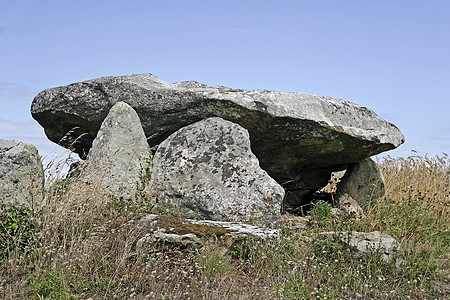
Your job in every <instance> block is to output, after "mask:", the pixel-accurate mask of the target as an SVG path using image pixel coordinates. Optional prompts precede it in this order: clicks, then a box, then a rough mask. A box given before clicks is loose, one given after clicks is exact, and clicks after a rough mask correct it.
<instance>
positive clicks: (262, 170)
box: [31, 74, 404, 228]
mask: <svg viewBox="0 0 450 300" xmlns="http://www.w3.org/2000/svg"><path fill="white" fill-rule="evenodd" d="M118 103H121V104H119V105H121V106H125V104H126V106H127V107H128V106H129V107H130V108H132V109H133V110H134V111H135V112H136V114H137V116H138V118H139V120H140V123H141V126H142V129H143V132H144V134H145V137H146V140H147V142H148V145H149V147H150V148H151V149H154V153H153V158H152V165H151V168H152V170H151V171H150V172H149V173H150V174H151V175H152V179H151V180H150V183H149V184H150V186H151V188H152V190H153V191H156V197H157V199H158V201H163V202H165V203H167V204H170V205H173V206H178V207H179V208H180V210H181V211H183V212H185V213H186V215H188V216H189V217H194V218H197V219H210V220H214V221H222V220H229V221H236V222H246V223H249V224H254V225H258V226H267V227H273V228H277V227H279V226H280V224H281V221H280V220H281V217H280V212H281V210H283V209H288V210H289V209H291V210H295V209H296V208H297V207H298V206H300V205H302V203H304V202H305V201H306V200H307V199H310V197H311V195H312V194H314V192H315V191H317V190H318V189H320V188H322V187H324V186H325V185H326V184H327V182H328V180H329V179H330V175H331V173H332V172H335V171H341V170H345V169H347V170H352V169H357V170H358V172H362V173H364V172H365V171H364V170H366V169H364V165H366V164H367V163H366V164H361V163H360V162H362V161H365V160H367V159H369V157H371V156H373V155H376V154H379V153H382V152H384V151H387V150H391V149H394V148H396V147H398V146H399V145H400V144H402V143H403V142H404V136H403V134H402V133H401V131H400V130H399V129H398V128H397V127H396V126H395V125H393V124H391V123H388V122H387V121H385V120H383V119H382V118H380V117H379V116H378V115H376V114H375V113H374V112H373V111H372V110H370V109H368V108H366V107H361V106H358V105H357V104H355V103H352V102H349V101H344V100H341V99H336V98H331V97H324V96H316V95H311V94H306V93H301V92H280V91H270V90H243V89H234V88H228V87H224V86H216V87H212V86H208V85H205V84H202V83H199V82H196V81H183V82H176V83H173V84H169V83H167V82H164V81H162V80H160V79H158V77H156V76H155V75H152V74H135V75H125V76H110V77H102V78H97V79H92V80H88V81H83V82H78V83H73V84H69V85H66V86H62V87H56V88H50V89H47V90H44V91H42V92H41V93H39V94H38V95H37V96H36V97H35V99H34V100H33V103H32V106H31V113H32V116H33V118H34V119H35V120H36V121H38V122H39V124H41V126H42V127H43V128H44V130H45V134H46V135H47V137H48V138H49V139H50V140H51V141H54V142H56V143H59V144H60V145H62V146H64V147H66V148H69V149H71V150H73V151H75V152H76V153H78V154H79V155H80V157H81V158H83V159H85V158H86V157H88V158H89V157H90V156H92V155H90V154H89V152H90V150H91V148H92V145H93V143H94V140H95V139H96V137H97V135H98V132H99V130H100V128H101V127H102V128H104V127H105V125H102V123H103V122H104V121H105V119H107V116H108V114H109V112H110V110H111V108H113V107H114V106H115V105H118ZM107 120H108V122H110V123H111V124H113V123H114V122H113V121H112V120H111V118H108V119H107ZM121 126H122V127H123V125H121ZM125 127H126V125H125ZM104 130H105V129H103V131H104ZM139 139H142V137H139ZM128 140H129V139H128ZM128 140H127V141H126V142H125V140H124V145H121V147H130V144H131V142H130V141H128ZM131 140H133V139H132V138H131ZM97 144H98V143H96V142H95V143H94V145H97ZM116 144H117V143H116ZM119 144H120V143H119ZM143 144H144V145H145V143H144V142H140V145H143ZM119 146H120V145H119ZM117 150H118V149H116V151H117ZM96 151H97V152H98V150H96ZM100 152H101V151H100ZM139 153H143V152H142V151H140V152H139ZM140 160H141V161H143V159H142V158H140ZM369 164H370V163H369ZM356 165H357V168H355V167H354V166H356ZM370 165H373V164H370ZM361 166H362V167H361ZM350 172H351V171H349V173H350ZM367 172H372V171H370V169H367ZM377 172H378V171H375V173H377ZM372 173H373V172H372ZM346 176H347V177H350V174H347V175H346ZM353 177H355V178H358V176H353ZM350 178H351V177H350ZM370 178H371V179H370V180H362V181H361V182H362V183H367V182H370V184H372V183H373V182H375V181H376V179H377V178H379V179H380V180H382V176H381V177H380V176H379V177H374V176H371V177H370ZM355 180H358V179H352V181H353V183H355ZM368 190H370V188H369V189H368ZM345 193H349V191H348V189H346V190H345ZM366 193H367V192H366ZM361 195H362V196H361ZM350 196H352V197H353V198H354V199H355V198H358V197H363V198H364V197H365V195H364V193H361V192H359V194H358V195H356V196H354V195H350ZM355 200H356V201H360V200H358V199H355ZM361 201H362V200H361ZM364 205H366V203H364Z"/></svg>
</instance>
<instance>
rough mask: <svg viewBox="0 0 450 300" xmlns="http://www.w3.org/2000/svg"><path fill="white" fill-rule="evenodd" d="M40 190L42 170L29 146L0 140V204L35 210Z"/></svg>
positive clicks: (39, 199)
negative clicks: (20, 205) (21, 205)
mask: <svg viewBox="0 0 450 300" xmlns="http://www.w3.org/2000/svg"><path fill="white" fill-rule="evenodd" d="M43 188H44V170H43V167H42V162H41V159H40V156H39V153H38V151H37V149H36V147H34V146H33V145H30V144H26V143H22V142H19V141H13V140H0V203H4V204H5V203H19V204H26V205H29V206H31V207H32V208H34V207H39V206H40V205H41V201H42V195H43V193H42V192H43Z"/></svg>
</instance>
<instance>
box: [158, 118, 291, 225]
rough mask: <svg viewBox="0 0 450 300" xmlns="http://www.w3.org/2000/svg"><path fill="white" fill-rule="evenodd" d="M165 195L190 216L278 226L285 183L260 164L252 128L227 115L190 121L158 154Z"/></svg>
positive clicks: (160, 192)
mask: <svg viewBox="0 0 450 300" xmlns="http://www.w3.org/2000/svg"><path fill="white" fill-rule="evenodd" d="M153 165H154V166H153V169H152V184H153V187H154V188H155V190H156V195H157V198H158V200H159V201H163V202H165V203H167V204H168V205H173V206H176V207H178V208H180V211H181V212H182V213H183V214H184V215H185V216H187V217H193V218H196V219H207V220H213V221H236V222H244V223H248V224H252V225H257V226H264V227H270V228H278V227H280V225H281V202H282V199H283V197H284V190H283V188H282V187H281V186H280V185H278V184H277V182H276V181H275V180H274V179H272V178H271V177H269V175H268V174H267V173H266V172H265V171H264V170H262V169H261V168H260V167H259V163H258V159H257V158H256V156H255V155H254V154H253V153H252V152H251V149H250V140H249V134H248V132H247V130H245V129H244V128H242V127H241V126H239V125H238V124H235V123H232V122H229V121H225V120H223V119H221V118H209V119H206V120H203V121H200V122H197V123H194V124H192V125H189V126H186V127H184V128H182V129H180V130H178V131H177V132H175V133H173V134H172V135H170V136H169V137H168V138H167V139H166V140H165V141H164V142H162V143H161V144H160V145H159V147H158V150H157V151H156V153H155V155H154V158H153Z"/></svg>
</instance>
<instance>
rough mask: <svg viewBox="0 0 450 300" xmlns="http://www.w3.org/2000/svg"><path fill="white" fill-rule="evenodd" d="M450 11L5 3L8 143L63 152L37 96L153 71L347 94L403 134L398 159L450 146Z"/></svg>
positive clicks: (0, 67) (382, 6)
mask: <svg viewBox="0 0 450 300" xmlns="http://www.w3.org/2000/svg"><path fill="white" fill-rule="evenodd" d="M449 15H450V1H447V0H442V1H437V0H423V1H415V0H405V1H401V0H398V1H395V0H389V1H383V0H377V1H369V0H367V1H365V0H355V1H346V0H340V1H332V0H330V1H325V0H323V1H321V0H317V1H264V0H259V1H245V0H240V1H233V0H227V1H212V0H211V1H206V0H204V1H200V0H197V1H194V0H192V1H190V0H184V1H170V0H169V1H161V0H159V1H134V0H127V1H113V0H109V1H95V0H90V1H84V0H77V1H64V0H58V1H45V0H40V1H31V0H29V1H24V0H0V106H1V111H0V138H8V139H18V140H21V141H25V142H30V143H33V144H34V145H36V146H37V147H38V149H39V151H40V153H41V155H44V156H49V155H53V154H55V153H59V152H58V151H59V150H57V149H58V148H57V147H55V146H54V144H53V143H51V142H49V141H47V139H46V138H45V135H44V133H43V129H42V128H41V127H40V126H39V124H38V123H37V122H35V121H34V120H33V119H32V117H31V114H30V105H31V102H32V100H33V97H34V96H35V95H36V94H37V93H39V92H40V91H42V90H44V89H46V88H50V87H55V86H60V85H66V84H70V83H73V82H77V81H83V80H87V79H91V78H96V77H101V76H109V75H124V74H132V73H153V74H155V75H157V76H158V77H159V78H161V79H162V80H164V81H167V82H170V83H172V82H175V81H181V80H197V81H200V82H203V83H206V84H208V85H213V86H214V85H225V86H230V87H234V88H244V89H271V90H283V91H293V92H296V91H301V92H306V93H312V94H316V95H323V96H332V97H337V98H341V99H344V100H349V101H352V102H355V103H357V104H359V105H361V106H366V107H369V108H371V109H373V110H374V111H375V112H376V113H377V114H378V115H380V116H381V117H383V118H384V119H386V120H387V121H389V122H391V123H394V124H396V125H397V126H398V127H399V128H400V129H401V130H402V132H403V133H404V134H405V137H406V143H405V144H404V145H402V146H400V147H399V148H398V149H397V150H394V151H390V152H388V154H389V155H391V156H408V155H410V154H412V152H411V150H415V151H418V153H419V154H422V155H424V154H428V155H429V156H434V155H436V154H441V153H442V152H447V153H448V152H449V151H450V118H449V117H448V115H449V113H450V18H449Z"/></svg>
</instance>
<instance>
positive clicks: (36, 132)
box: [0, 119, 45, 139]
mask: <svg viewBox="0 0 450 300" xmlns="http://www.w3.org/2000/svg"><path fill="white" fill-rule="evenodd" d="M8 137H45V135H44V131H43V129H42V127H41V126H40V125H39V124H38V123H36V122H26V123H20V122H17V121H13V120H8V119H0V138H2V139H8Z"/></svg>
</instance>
